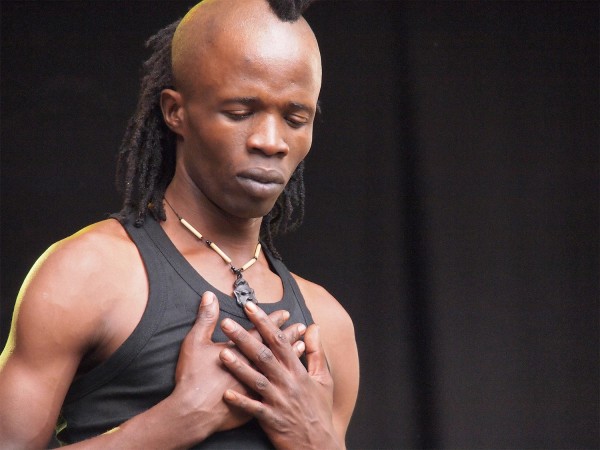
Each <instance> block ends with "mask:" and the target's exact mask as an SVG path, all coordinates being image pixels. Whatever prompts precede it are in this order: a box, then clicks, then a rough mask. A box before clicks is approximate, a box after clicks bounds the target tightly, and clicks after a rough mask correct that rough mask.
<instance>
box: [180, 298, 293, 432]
mask: <svg viewBox="0 0 600 450" xmlns="http://www.w3.org/2000/svg"><path fill="white" fill-rule="evenodd" d="M218 318H219V302H218V301H217V300H216V297H215V295H214V294H213V293H212V292H205V293H204V295H203V296H202V301H201V303H200V307H199V309H198V317H197V319H196V322H195V324H194V326H193V327H192V329H191V330H190V332H189V333H188V334H187V336H186V337H185V339H184V340H183V343H182V345H181V351H180V355H179V360H178V362H177V368H176V370H175V389H174V391H173V394H172V396H175V397H176V398H177V401H176V402H174V403H175V404H177V405H181V406H183V408H184V409H183V411H182V412H183V413H190V414H193V415H194V416H196V420H194V423H197V424H198V426H199V427H201V430H199V432H198V434H199V435H201V436H204V437H207V436H210V435H211V434H213V433H214V432H216V431H223V430H228V429H231V428H235V427H238V426H240V425H242V424H244V423H246V422H247V421H248V420H249V419H250V418H251V416H250V415H249V414H247V413H245V412H244V411H242V410H240V409H236V408H231V407H230V406H229V405H228V404H226V403H225V402H224V401H223V393H224V392H225V391H226V390H228V389H230V390H235V391H238V392H240V393H247V390H246V388H245V387H244V386H243V385H241V384H240V383H239V381H238V380H237V379H236V378H234V377H233V376H232V375H231V374H230V373H229V372H228V371H227V370H225V369H224V368H223V365H222V363H221V361H220V360H219V353H220V352H221V351H222V350H224V349H225V348H228V347H230V346H231V345H232V344H231V343H215V342H213V341H212V334H213V332H214V330H215V327H216V323H217V320H218ZM288 318H289V313H288V312H287V311H276V312H274V313H272V314H271V315H270V316H269V319H267V320H269V321H270V322H271V325H272V326H274V327H276V328H279V327H280V326H281V325H282V324H283V323H284V322H285V321H286V320H287V319H288ZM280 331H281V330H280ZM282 333H287V334H286V336H287V337H289V339H292V340H293V341H294V342H295V341H296V340H297V339H298V336H297V333H296V332H295V330H294V329H293V327H289V328H288V329H287V330H286V331H285V332H282ZM250 334H251V335H252V334H254V335H255V336H256V337H257V338H258V337H259V335H258V332H256V330H253V331H251V332H250ZM253 339H254V338H253ZM257 342H258V341H257Z"/></svg>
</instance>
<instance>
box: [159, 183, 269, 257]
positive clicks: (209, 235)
mask: <svg viewBox="0 0 600 450" xmlns="http://www.w3.org/2000/svg"><path fill="white" fill-rule="evenodd" d="M198 197H200V198H198ZM165 198H166V199H167V200H168V201H169V203H170V204H171V205H172V207H173V208H174V210H175V211H177V214H178V215H179V216H181V217H182V218H183V219H185V220H186V221H187V222H188V223H189V224H190V225H192V227H194V228H195V229H196V230H197V231H199V232H200V233H201V234H202V235H203V237H204V238H205V239H208V240H210V241H213V242H215V243H216V244H217V245H218V246H219V247H221V248H222V249H223V250H225V251H226V252H227V253H228V254H230V256H231V257H232V258H235V257H236V256H237V255H240V256H241V258H242V259H243V258H245V257H247V255H248V254H253V253H254V249H255V247H256V243H257V242H258V240H259V234H260V226H261V223H262V218H252V219H241V218H238V217H233V216H231V215H229V214H227V213H226V212H224V211H223V210H221V209H220V208H218V207H217V206H216V205H214V204H213V203H211V202H209V201H208V200H207V199H206V198H205V197H204V196H202V195H201V196H196V195H193V194H190V193H189V190H186V189H179V188H178V186H177V183H175V182H174V183H171V185H169V187H168V188H167V191H166V194H165ZM165 211H166V214H167V222H166V223H165V224H164V228H165V231H167V233H168V234H170V233H175V235H179V236H181V235H182V234H185V235H186V237H187V239H196V238H195V237H194V236H193V235H192V233H191V232H190V231H189V230H186V229H185V228H184V227H183V226H182V225H181V223H179V219H178V217H177V215H176V214H175V213H174V212H173V210H172V209H171V208H170V207H169V206H168V205H165Z"/></svg>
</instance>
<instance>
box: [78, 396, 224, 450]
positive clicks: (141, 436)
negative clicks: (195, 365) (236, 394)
mask: <svg viewBox="0 0 600 450" xmlns="http://www.w3.org/2000/svg"><path fill="white" fill-rule="evenodd" d="M211 428H212V424H211V423H210V419H208V418H207V420H203V419H202V418H200V417H199V416H198V415H193V414H191V415H190V414H183V413H182V412H181V405H179V406H178V405H177V399H173V398H172V397H167V398H166V399H165V400H163V401H162V402H160V403H158V404H157V405H155V406H154V407H152V408H150V409H149V410H147V411H145V412H143V413H141V414H139V415H137V416H134V417H132V418H131V419H129V420H128V421H126V422H124V423H123V424H122V425H120V426H118V427H116V428H114V429H112V430H110V431H108V432H106V433H104V434H102V435H100V436H96V437H94V438H90V439H87V440H85V441H81V442H78V443H76V444H72V445H69V446H68V447H69V448H73V449H74V450H76V449H85V450H94V449H123V448H127V449H161V450H162V449H165V450H166V449H173V450H174V449H185V448H189V447H191V446H193V445H194V444H197V443H198V442H201V441H203V440H204V439H206V438H207V437H208V436H209V435H210V434H212V431H211Z"/></svg>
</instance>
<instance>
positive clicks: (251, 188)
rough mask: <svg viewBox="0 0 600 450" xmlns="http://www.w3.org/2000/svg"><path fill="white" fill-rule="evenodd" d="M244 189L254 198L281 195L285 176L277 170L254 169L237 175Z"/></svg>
mask: <svg viewBox="0 0 600 450" xmlns="http://www.w3.org/2000/svg"><path fill="white" fill-rule="evenodd" d="M237 179H238V181H239V182H240V184H241V185H242V187H243V188H244V189H245V190H246V191H247V192H248V193H249V194H250V195H252V196H253V197H260V198H266V197H272V196H275V195H279V194H280V193H281V191H282V190H283V187H284V185H285V178H284V176H283V175H282V174H281V173H280V172H278V171H276V170H268V169H260V168H253V169H248V170H245V171H243V172H241V173H239V174H238V175H237Z"/></svg>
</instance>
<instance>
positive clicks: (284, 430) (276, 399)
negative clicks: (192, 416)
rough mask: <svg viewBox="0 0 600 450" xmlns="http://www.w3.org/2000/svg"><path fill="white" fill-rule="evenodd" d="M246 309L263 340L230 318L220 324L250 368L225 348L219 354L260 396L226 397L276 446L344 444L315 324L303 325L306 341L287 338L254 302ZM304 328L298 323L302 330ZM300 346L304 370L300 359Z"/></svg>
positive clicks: (232, 393) (228, 393)
mask: <svg viewBox="0 0 600 450" xmlns="http://www.w3.org/2000/svg"><path fill="white" fill-rule="evenodd" d="M246 313H247V315H248V318H249V319H250V321H252V323H253V324H254V325H255V327H256V329H257V330H258V332H259V333H260V335H261V336H262V339H263V341H264V343H261V342H259V341H258V340H256V339H254V338H253V337H252V336H251V335H250V334H249V333H248V332H247V331H246V330H244V329H243V327H241V326H240V325H238V324H237V323H235V322H234V321H233V320H230V319H225V320H223V322H222V324H221V328H222V329H223V332H224V333H225V335H226V336H227V337H229V338H230V339H231V340H232V342H233V343H234V344H236V346H237V348H238V349H239V350H240V351H241V352H242V353H243V354H244V355H245V356H246V357H247V359H248V360H249V361H250V362H251V363H253V366H251V365H250V364H249V363H248V362H247V361H246V360H245V359H244V358H240V357H239V356H238V355H236V354H235V353H234V352H233V351H231V350H229V349H224V350H222V351H221V354H220V357H221V361H223V363H224V364H225V366H226V367H227V369H229V371H230V372H231V373H233V374H234V375H235V376H236V378H238V379H239V380H240V381H242V382H243V383H244V384H245V385H246V386H247V387H248V388H249V389H252V391H254V392H255V393H256V394H257V395H259V396H260V399H259V400H256V399H253V398H251V397H250V396H248V395H246V393H245V392H243V391H240V390H237V391H236V390H233V389H228V390H227V391H226V392H225V395H224V399H225V401H227V402H228V403H229V404H230V405H234V406H236V407H237V408H238V409H239V410H240V411H243V412H244V413H247V414H250V415H252V416H254V417H256V419H257V420H258V422H259V423H260V425H261V427H262V428H263V430H264V431H265V432H266V433H267V435H268V436H269V439H270V440H271V442H272V443H273V445H275V447H277V448H283V449H285V448H294V449H298V448H313V449H314V448H319V449H323V448H327V449H331V448H340V447H342V446H341V445H340V443H339V442H338V440H337V437H336V434H335V430H334V427H333V420H332V409H333V379H332V378H331V375H330V373H329V370H328V368H327V361H326V358H325V353H324V351H323V347H322V345H321V341H320V338H319V329H318V327H317V326H316V325H311V326H309V327H308V328H307V329H306V332H305V336H304V339H305V343H303V342H302V341H298V342H290V340H289V338H288V335H286V333H284V332H282V331H281V330H279V329H278V328H277V327H276V326H275V325H274V324H273V323H272V322H271V320H269V317H268V316H267V315H266V314H265V313H264V311H262V310H261V309H260V308H259V307H257V306H256V305H255V304H254V303H252V302H248V303H247V304H246ZM303 328H304V326H303V325H302V329H301V330H300V331H303ZM304 349H306V357H307V362H308V371H307V370H306V369H305V368H304V366H303V365H302V363H301V362H300V360H299V359H298V354H299V353H302V351H303V350H304Z"/></svg>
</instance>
